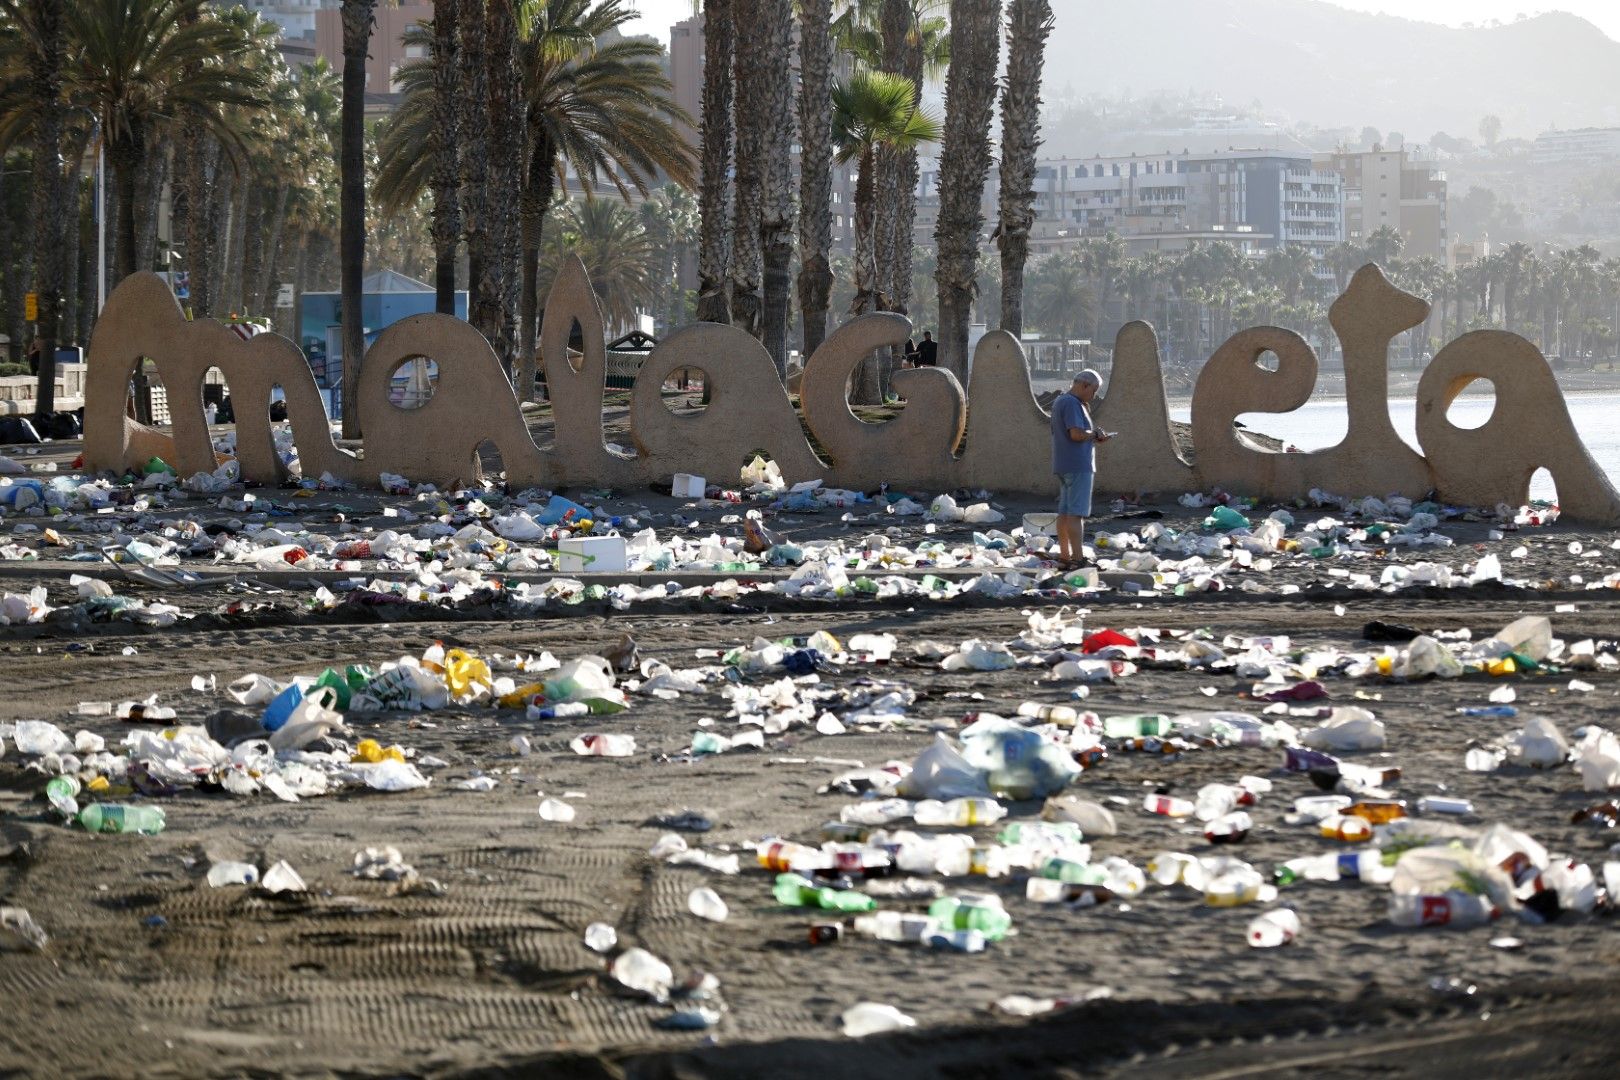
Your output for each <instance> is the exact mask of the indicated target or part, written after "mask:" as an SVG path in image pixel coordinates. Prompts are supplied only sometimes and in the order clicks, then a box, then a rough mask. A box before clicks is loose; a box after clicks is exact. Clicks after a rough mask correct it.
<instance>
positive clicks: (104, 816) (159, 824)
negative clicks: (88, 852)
mask: <svg viewBox="0 0 1620 1080" xmlns="http://www.w3.org/2000/svg"><path fill="white" fill-rule="evenodd" d="M79 824H80V825H82V826H84V828H85V830H86V831H87V832H94V833H130V832H132V833H144V834H146V835H148V836H153V835H156V834H157V833H160V832H162V831H163V826H164V825H165V824H166V822H165V821H164V817H163V809H162V807H158V806H123V805H120V804H117V803H91V804H90V805H89V806H87V807H85V808H84V809H83V810H80V811H79Z"/></svg>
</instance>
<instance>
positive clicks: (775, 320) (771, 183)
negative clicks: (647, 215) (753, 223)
mask: <svg viewBox="0 0 1620 1080" xmlns="http://www.w3.org/2000/svg"><path fill="white" fill-rule="evenodd" d="M750 19H751V20H752V21H757V22H758V23H759V24H760V28H761V31H762V41H761V43H760V48H761V50H762V53H763V55H764V57H765V58H766V59H767V62H766V63H763V64H761V65H760V66H759V69H758V74H759V77H760V80H761V82H760V86H759V95H760V100H761V101H762V102H763V103H764V104H765V106H766V108H765V114H764V115H763V116H761V117H760V122H761V123H762V124H763V125H764V136H765V172H764V176H763V177H762V180H763V182H764V187H763V189H762V191H761V198H760V220H759V246H760V251H761V254H762V255H763V261H764V278H763V282H762V284H763V295H762V302H761V308H760V313H761V319H762V322H761V326H760V340H761V341H763V342H764V343H765V351H766V352H768V353H770V354H771V361H772V362H773V363H775V364H776V374H777V377H778V378H780V379H782V380H784V381H786V379H787V354H788V341H787V327H788V308H789V307H790V306H791V305H792V293H793V277H792V273H793V271H792V264H793V177H792V170H791V168H790V166H791V165H792V159H793V79H792V74H793V68H792V64H791V63H790V61H789V58H790V56H791V55H792V51H793V0H760V2H759V7H758V9H757V10H756V11H755V13H754V14H753V15H751V16H750Z"/></svg>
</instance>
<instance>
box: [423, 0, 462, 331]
mask: <svg viewBox="0 0 1620 1080" xmlns="http://www.w3.org/2000/svg"><path fill="white" fill-rule="evenodd" d="M457 6H458V0H433V128H434V131H433V136H434V142H433V177H432V179H431V180H430V181H429V184H430V185H431V187H432V189H433V293H434V296H433V310H434V311H437V312H438V313H440V314H441V315H454V314H455V313H456V245H457V244H458V243H459V242H460V240H461V194H460V191H459V186H460V183H461V175H460V164H459V162H458V161H457V152H458V148H459V144H458V141H457V140H458V127H459V125H458V123H457V120H458V117H457V109H456V88H457V84H458V81H459V78H460V76H459V72H458V70H457V64H458V62H459V52H460V45H459V43H458V41H457V39H456V16H457Z"/></svg>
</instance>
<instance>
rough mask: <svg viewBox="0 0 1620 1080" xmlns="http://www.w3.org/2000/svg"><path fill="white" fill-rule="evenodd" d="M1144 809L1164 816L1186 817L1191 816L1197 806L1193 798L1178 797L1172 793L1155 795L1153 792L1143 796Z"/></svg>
mask: <svg viewBox="0 0 1620 1080" xmlns="http://www.w3.org/2000/svg"><path fill="white" fill-rule="evenodd" d="M1142 809H1143V810H1146V811H1147V812H1148V813H1150V814H1158V815H1160V816H1162V817H1173V818H1184V817H1191V816H1192V813H1193V811H1194V810H1195V809H1196V807H1194V806H1193V804H1192V802H1191V800H1188V799H1178V798H1175V797H1174V796H1171V795H1155V794H1152V793H1151V792H1150V793H1149V794H1147V795H1145V796H1144V797H1143V798H1142Z"/></svg>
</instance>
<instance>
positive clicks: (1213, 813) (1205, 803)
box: [1194, 784, 1254, 821]
mask: <svg viewBox="0 0 1620 1080" xmlns="http://www.w3.org/2000/svg"><path fill="white" fill-rule="evenodd" d="M1245 796H1247V798H1248V802H1249V803H1253V802H1254V796H1253V795H1250V794H1249V793H1248V792H1247V791H1245V790H1244V789H1243V788H1241V787H1238V786H1237V785H1235V784H1205V785H1204V786H1203V787H1201V788H1199V789H1198V798H1197V799H1196V800H1194V806H1195V812H1196V813H1197V815H1198V820H1199V821H1213V820H1215V819H1216V818H1218V817H1221V816H1222V815H1224V814H1230V813H1231V812H1232V811H1233V810H1236V809H1237V808H1238V807H1239V806H1244V805H1247V804H1246V803H1245V802H1244V801H1243V800H1244V797H1245Z"/></svg>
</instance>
